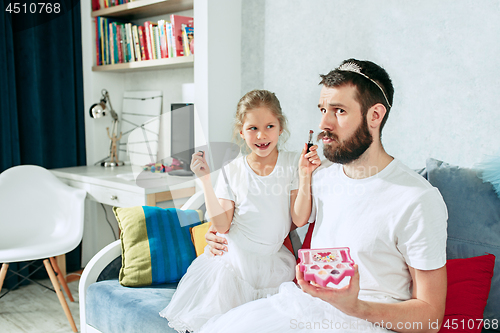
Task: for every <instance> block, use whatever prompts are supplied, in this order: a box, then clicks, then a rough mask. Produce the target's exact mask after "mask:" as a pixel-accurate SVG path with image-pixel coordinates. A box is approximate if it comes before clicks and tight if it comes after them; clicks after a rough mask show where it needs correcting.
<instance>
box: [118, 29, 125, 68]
mask: <svg viewBox="0 0 500 333" xmlns="http://www.w3.org/2000/svg"><path fill="white" fill-rule="evenodd" d="M116 45H117V46H118V62H119V63H120V64H122V63H124V61H123V38H122V25H121V24H117V25H116Z"/></svg>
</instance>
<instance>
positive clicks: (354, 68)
mask: <svg viewBox="0 0 500 333" xmlns="http://www.w3.org/2000/svg"><path fill="white" fill-rule="evenodd" d="M337 70H339V71H346V72H353V73H357V74H359V75H362V76H364V77H366V78H367V79H368V80H370V81H372V82H373V83H375V85H376V86H377V87H378V88H379V89H380V91H381V92H382V94H383V95H384V97H385V101H386V102H387V105H389V107H390V108H392V105H391V103H389V99H388V98H387V95H386V94H385V92H384V89H382V87H381V86H380V84H378V83H377V81H375V80H373V79H371V78H370V77H368V75H366V74H364V73H361V66H359V65H358V64H356V63H355V62H352V61H349V62H346V63H345V64H342V65H340V66H339V67H338V68H337Z"/></svg>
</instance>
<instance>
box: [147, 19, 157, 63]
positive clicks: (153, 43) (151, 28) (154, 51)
mask: <svg viewBox="0 0 500 333" xmlns="http://www.w3.org/2000/svg"><path fill="white" fill-rule="evenodd" d="M157 26H158V25H157V24H156V23H153V22H151V23H150V25H149V33H150V37H151V54H152V55H153V59H159V58H158V54H157V49H156V37H155V27H157Z"/></svg>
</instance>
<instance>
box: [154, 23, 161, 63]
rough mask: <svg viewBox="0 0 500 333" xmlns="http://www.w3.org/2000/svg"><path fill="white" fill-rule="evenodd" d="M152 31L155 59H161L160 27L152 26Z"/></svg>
mask: <svg viewBox="0 0 500 333" xmlns="http://www.w3.org/2000/svg"><path fill="white" fill-rule="evenodd" d="M153 31H154V34H155V48H156V49H155V53H156V59H161V58H162V57H161V48H160V29H159V28H158V25H156V26H154V27H153Z"/></svg>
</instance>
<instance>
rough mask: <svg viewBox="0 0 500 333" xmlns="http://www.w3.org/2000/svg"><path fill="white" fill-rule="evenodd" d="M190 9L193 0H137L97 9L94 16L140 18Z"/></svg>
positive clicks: (93, 13)
mask: <svg viewBox="0 0 500 333" xmlns="http://www.w3.org/2000/svg"><path fill="white" fill-rule="evenodd" d="M188 9H193V0H137V1H133V2H129V3H126V4H123V5H118V6H113V7H108V8H103V9H99V10H95V11H93V12H92V17H96V16H106V17H122V18H125V19H139V18H144V17H149V16H155V15H160V14H165V13H175V12H180V11H183V10H188Z"/></svg>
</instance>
